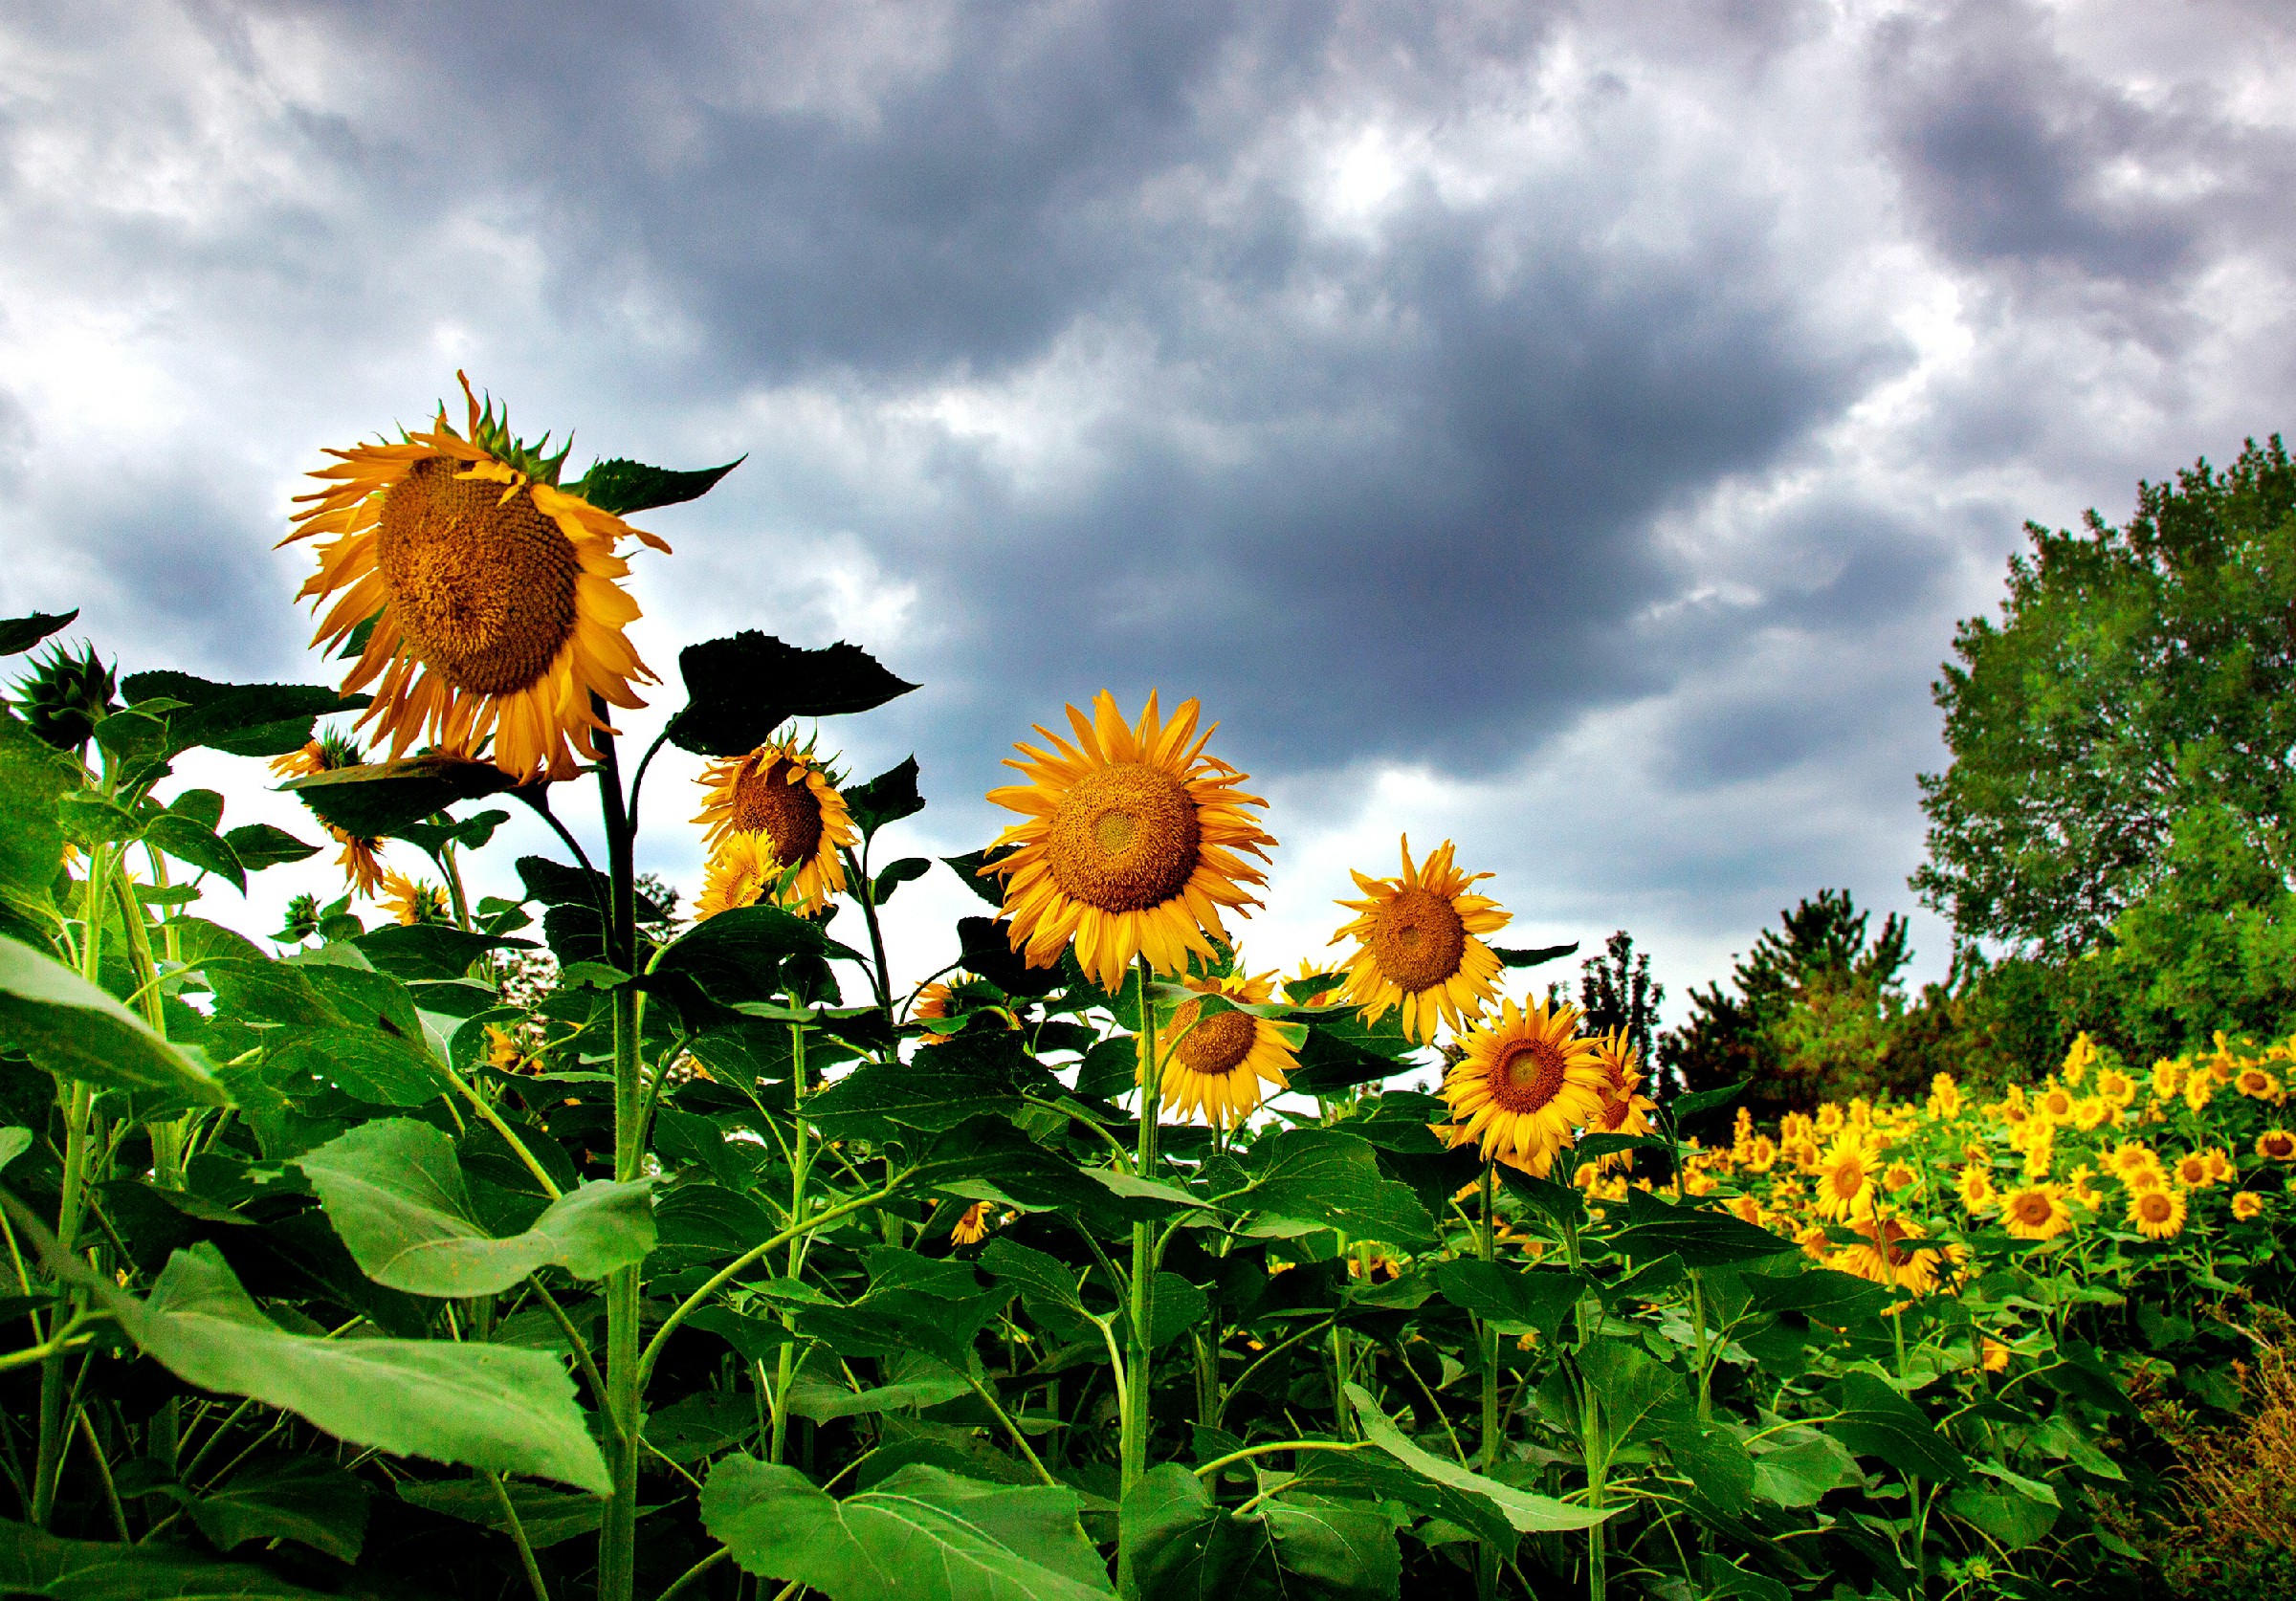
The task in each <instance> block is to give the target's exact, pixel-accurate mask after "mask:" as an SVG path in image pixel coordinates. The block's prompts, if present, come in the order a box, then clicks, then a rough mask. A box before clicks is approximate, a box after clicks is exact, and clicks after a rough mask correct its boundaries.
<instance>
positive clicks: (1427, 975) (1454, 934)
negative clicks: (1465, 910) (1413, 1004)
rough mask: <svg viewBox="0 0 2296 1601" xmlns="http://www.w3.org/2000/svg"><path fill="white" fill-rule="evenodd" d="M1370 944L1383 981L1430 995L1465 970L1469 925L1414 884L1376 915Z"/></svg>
mask: <svg viewBox="0 0 2296 1601" xmlns="http://www.w3.org/2000/svg"><path fill="white" fill-rule="evenodd" d="M1367 943H1368V944H1369V945H1370V947H1371V958H1372V960H1373V961H1374V962H1376V963H1377V964H1378V965H1379V969H1380V976H1381V977H1383V978H1385V979H1386V980H1387V981H1388V982H1389V983H1391V984H1393V985H1395V987H1396V988H1397V989H1400V990H1405V991H1411V992H1417V991H1420V990H1428V989H1433V988H1434V987H1435V986H1436V985H1437V984H1440V983H1442V982H1443V981H1444V980H1445V979H1446V978H1448V977H1450V976H1452V975H1453V974H1455V973H1457V972H1458V971H1459V963H1460V961H1461V959H1462V958H1464V957H1465V956H1466V954H1467V925H1466V924H1465V923H1462V922H1461V921H1460V920H1459V912H1458V909H1457V908H1455V907H1453V906H1452V905H1451V903H1450V902H1449V901H1448V900H1446V899H1445V898H1444V897H1443V896H1441V895H1438V894H1436V893H1435V892H1434V891H1433V890H1431V889H1428V888H1424V886H1420V885H1414V886H1412V887H1411V888H1408V889H1405V890H1402V892H1401V893H1399V894H1398V895H1397V896H1396V897H1395V899H1393V900H1391V901H1389V902H1388V903H1387V904H1386V905H1385V906H1383V907H1381V908H1380V910H1378V911H1377V912H1376V913H1374V914H1373V921H1372V925H1371V931H1370V937H1369V939H1368V941H1367ZM1558 1071H1559V1069H1558Z"/></svg>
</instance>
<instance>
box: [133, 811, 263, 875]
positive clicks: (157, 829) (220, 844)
mask: <svg viewBox="0 0 2296 1601" xmlns="http://www.w3.org/2000/svg"><path fill="white" fill-rule="evenodd" d="M144 844H147V845H150V846H152V847H153V848H155V849H158V850H164V851H166V853H167V854H168V855H170V856H172V857H174V858H175V859H176V860H177V861H179V862H188V863H189V864H191V866H194V867H198V868H200V869H202V870H203V871H206V872H210V873H215V874H217V875H219V876H220V877H223V878H227V879H229V880H231V882H232V887H233V888H236V889H237V890H238V891H239V892H240V893H241V894H243V895H244V894H245V893H247V867H246V866H245V864H243V863H242V862H241V861H240V860H239V853H238V852H237V851H235V850H233V849H232V847H231V845H230V844H228V843H227V842H226V841H225V840H224V838H223V836H222V835H220V834H218V833H216V832H215V830H214V829H212V828H210V827H208V826H207V825H206V824H204V823H201V822H198V821H197V820H196V819H193V818H188V817H185V816H183V815H182V814H181V813H178V812H173V811H166V812H162V813H161V814H160V815H159V816H157V817H155V818H153V819H152V820H151V821H150V822H147V823H145V824H144Z"/></svg>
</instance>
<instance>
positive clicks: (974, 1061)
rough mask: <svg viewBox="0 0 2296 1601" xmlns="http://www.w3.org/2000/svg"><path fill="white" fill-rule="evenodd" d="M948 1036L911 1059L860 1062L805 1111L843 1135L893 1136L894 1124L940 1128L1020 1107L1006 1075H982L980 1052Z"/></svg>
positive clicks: (968, 1041)
mask: <svg viewBox="0 0 2296 1601" xmlns="http://www.w3.org/2000/svg"><path fill="white" fill-rule="evenodd" d="M972 1043H973V1037H967V1038H964V1039H952V1040H950V1041H948V1042H944V1043H942V1044H940V1045H938V1046H936V1047H934V1048H933V1049H932V1050H929V1051H919V1052H918V1053H917V1056H916V1061H914V1062H865V1063H863V1064H861V1065H860V1066H858V1067H856V1068H854V1069H853V1070H852V1071H851V1072H850V1073H848V1074H846V1076H845V1077H844V1078H842V1079H839V1080H838V1081H837V1082H836V1083H835V1084H833V1085H830V1086H828V1088H827V1089H824V1090H822V1091H821V1092H820V1093H819V1094H818V1095H815V1096H814V1097H812V1099H811V1100H809V1101H808V1102H807V1103H806V1116H807V1117H809V1118H811V1119H812V1120H813V1121H814V1122H815V1123H817V1124H819V1125H820V1126H821V1127H822V1128H823V1129H831V1130H834V1131H835V1133H836V1134H837V1135H838V1136H840V1137H842V1136H844V1135H846V1134H849V1133H850V1134H859V1135H862V1136H864V1137H868V1138H874V1139H887V1138H891V1137H893V1132H894V1129H923V1130H925V1131H927V1132H929V1133H939V1132H941V1131H942V1130H944V1129H954V1128H956V1127H957V1125H959V1124H960V1123H962V1122H963V1121H964V1120H965V1119H966V1118H968V1117H976V1116H980V1115H982V1114H984V1113H985V1114H994V1115H997V1116H1001V1117H1010V1116H1013V1115H1015V1114H1017V1113H1018V1112H1019V1110H1020V1098H1019V1097H1018V1096H1017V1095H1016V1094H1015V1093H1014V1092H1013V1086H1012V1080H1011V1078H1010V1077H1009V1076H1008V1075H1000V1074H992V1075H990V1076H986V1077H984V1076H983V1074H982V1066H983V1065H984V1057H983V1055H982V1054H980V1053H975V1052H973V1051H971V1050H969V1049H967V1048H966V1047H969V1046H970V1045H971V1044H972Z"/></svg>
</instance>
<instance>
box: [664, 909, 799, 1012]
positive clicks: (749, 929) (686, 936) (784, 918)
mask: <svg viewBox="0 0 2296 1601" xmlns="http://www.w3.org/2000/svg"><path fill="white" fill-rule="evenodd" d="M828 950H829V939H828V935H827V934H825V933H823V932H821V925H820V924H818V923H810V922H807V921H806V919H805V918H803V917H797V916H793V915H791V914H790V913H789V912H786V911H784V910H782V909H781V908H780V907H777V906H740V907H735V908H733V909H731V910H726V911H720V912H718V913H717V914H716V915H715V916H712V917H708V918H705V919H703V920H702V921H701V922H699V923H696V924H695V925H694V927H692V928H691V929H688V930H687V931H686V932H684V933H682V934H680V935H679V936H678V937H677V938H676V939H674V940H673V941H672V942H671V943H670V944H669V945H668V946H667V947H666V948H665V949H664V950H663V951H662V954H660V955H659V956H657V957H656V958H655V959H654V963H653V967H652V970H651V975H650V981H662V980H668V979H671V978H687V979H691V980H692V981H693V982H694V983H695V984H697V985H699V986H700V987H701V990H702V992H703V993H704V994H705V995H707V996H708V997H709V998H711V999H712V1000H715V1001H717V1003H718V1004H719V1005H721V1006H738V1005H740V1004H741V1003H742V1002H743V1001H760V1002H769V1001H771V1000H772V999H773V998H775V996H776V995H777V994H778V993H779V992H780V990H781V981H780V980H781V964H782V962H783V960H784V958H785V957H789V956H819V955H822V954H825V953H827V952H828Z"/></svg>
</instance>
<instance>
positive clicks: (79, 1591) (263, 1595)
mask: <svg viewBox="0 0 2296 1601" xmlns="http://www.w3.org/2000/svg"><path fill="white" fill-rule="evenodd" d="M0 1593H5V1594H8V1595H39V1596H45V1597H47V1598H48V1601H272V1598H276V1601H321V1596H320V1592H319V1591H317V1590H303V1589H300V1588H299V1587H298V1586H295V1585H291V1584H289V1583H287V1582H286V1581H285V1580H284V1579H276V1578H274V1577H272V1576H271V1575H270V1574H269V1573H267V1572H265V1571H264V1570H263V1569H262V1568H254V1567H251V1566H249V1565H248V1564H246V1563H243V1562H213V1561H210V1560H209V1559H208V1558H206V1557H202V1556H196V1555H194V1554H192V1553H191V1552H189V1551H187V1550H185V1549H184V1548H183V1547H182V1546H166V1545H146V1546H116V1545H113V1544H112V1543H111V1542H109V1541H105V1540H63V1539H59V1538H58V1537H56V1536H55V1535H53V1534H47V1533H43V1532H42V1531H41V1530H39V1529H36V1528H33V1527H32V1526H31V1525H29V1524H18V1523H11V1522H9V1521H8V1520H6V1519H0Z"/></svg>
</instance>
